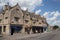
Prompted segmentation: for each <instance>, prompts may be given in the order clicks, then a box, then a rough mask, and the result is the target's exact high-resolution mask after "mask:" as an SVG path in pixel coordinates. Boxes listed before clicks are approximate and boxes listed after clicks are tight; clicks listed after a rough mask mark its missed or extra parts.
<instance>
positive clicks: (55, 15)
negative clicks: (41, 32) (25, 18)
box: [43, 11, 60, 26]
mask: <svg viewBox="0 0 60 40" xmlns="http://www.w3.org/2000/svg"><path fill="white" fill-rule="evenodd" d="M43 16H45V17H46V19H47V22H48V23H49V24H50V25H55V24H57V25H59V23H60V19H59V17H60V12H59V11H53V12H45V13H44V14H43ZM58 19H59V20H58ZM59 26H60V25H59Z"/></svg>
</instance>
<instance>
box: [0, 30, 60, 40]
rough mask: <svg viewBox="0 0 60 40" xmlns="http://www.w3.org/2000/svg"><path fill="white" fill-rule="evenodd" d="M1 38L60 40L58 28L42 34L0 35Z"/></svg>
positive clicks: (11, 39)
mask: <svg viewBox="0 0 60 40" xmlns="http://www.w3.org/2000/svg"><path fill="white" fill-rule="evenodd" d="M2 39H3V40H60V30H59V31H52V32H44V33H42V34H40V33H37V34H29V35H28V34H19V33H18V34H14V35H12V36H11V35H10V36H4V37H2ZM2 39H0V40H2Z"/></svg>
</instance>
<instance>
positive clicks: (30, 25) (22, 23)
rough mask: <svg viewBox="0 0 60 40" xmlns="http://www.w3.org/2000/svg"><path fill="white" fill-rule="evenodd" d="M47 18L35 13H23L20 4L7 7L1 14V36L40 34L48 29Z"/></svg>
mask: <svg viewBox="0 0 60 40" xmlns="http://www.w3.org/2000/svg"><path fill="white" fill-rule="evenodd" d="M47 27H48V26H47V22H46V18H44V17H41V16H40V15H36V14H35V13H31V12H28V9H27V10H26V11H23V10H22V9H21V8H20V6H19V5H18V4H16V5H15V6H13V7H11V6H9V5H5V6H4V7H3V11H2V12H1V13H0V34H6V35H13V33H28V34H29V33H36V32H38V33H40V32H43V31H45V30H46V28H47Z"/></svg>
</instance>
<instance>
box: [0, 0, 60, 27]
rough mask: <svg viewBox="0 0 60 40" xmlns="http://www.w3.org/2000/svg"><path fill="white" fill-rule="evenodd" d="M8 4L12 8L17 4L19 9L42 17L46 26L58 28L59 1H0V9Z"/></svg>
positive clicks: (59, 15) (59, 21)
mask: <svg viewBox="0 0 60 40" xmlns="http://www.w3.org/2000/svg"><path fill="white" fill-rule="evenodd" d="M8 2H9V5H10V6H12V7H13V6H14V5H16V4H17V3H18V4H19V5H20V7H21V9H23V10H26V9H27V8H28V10H29V12H35V14H36V15H37V14H39V15H41V16H44V17H45V18H46V20H47V22H48V24H50V25H59V26H60V0H0V9H2V7H3V6H4V5H5V4H7V3H8Z"/></svg>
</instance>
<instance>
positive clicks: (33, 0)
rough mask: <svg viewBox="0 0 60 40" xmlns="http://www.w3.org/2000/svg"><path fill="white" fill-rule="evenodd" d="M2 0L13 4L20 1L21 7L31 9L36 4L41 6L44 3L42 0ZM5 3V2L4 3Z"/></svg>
mask: <svg viewBox="0 0 60 40" xmlns="http://www.w3.org/2000/svg"><path fill="white" fill-rule="evenodd" d="M2 2H4V3H7V2H9V3H10V5H11V6H14V5H16V4H17V3H19V5H20V6H21V8H24V9H26V8H28V10H29V11H33V10H34V9H35V7H36V6H41V5H42V2H43V1H42V0H9V1H8V0H2ZM2 5H3V4H2Z"/></svg>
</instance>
